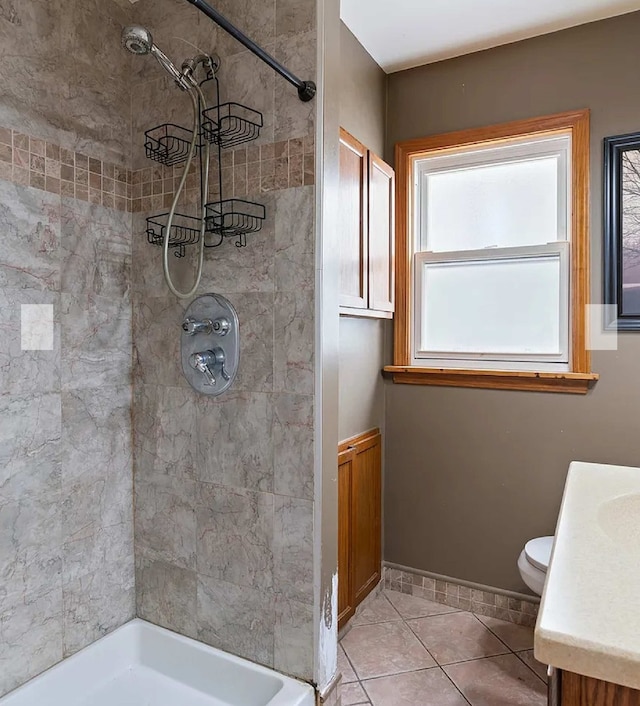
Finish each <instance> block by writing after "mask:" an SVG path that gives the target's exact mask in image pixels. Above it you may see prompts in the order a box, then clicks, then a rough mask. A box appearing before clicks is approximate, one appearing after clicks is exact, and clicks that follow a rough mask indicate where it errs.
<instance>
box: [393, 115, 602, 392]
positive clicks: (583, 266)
mask: <svg viewBox="0 0 640 706" xmlns="http://www.w3.org/2000/svg"><path fill="white" fill-rule="evenodd" d="M554 134H556V135H557V134H570V135H571V166H572V174H571V178H572V190H571V194H572V195H571V198H572V236H571V273H570V277H571V372H566V373H562V372H560V373H543V372H530V371H501V370H469V369H457V368H452V369H450V368H447V369H445V368H428V367H418V366H413V365H411V310H410V306H411V303H410V302H411V254H412V252H411V233H410V223H411V213H412V210H413V203H412V202H413V189H412V188H411V184H412V183H413V167H414V162H415V161H416V160H418V159H420V158H424V157H426V156H433V155H434V154H437V153H445V152H447V151H451V150H454V149H455V150H458V149H459V148H460V147H473V146H479V145H481V144H482V143H487V142H495V143H497V142H499V141H501V140H512V139H514V138H519V137H522V138H525V137H533V136H535V137H542V136H546V135H549V136H551V135H554ZM589 153H590V146H589V110H577V111H571V112H566V113H559V114H557V115H549V116H545V117H540V118H532V119H529V120H518V121H514V122H509V123H503V124H500V125H491V126H489V127H482V128H473V129H471V130H462V131H459V132H449V133H445V134H442V135H433V136H430V137H425V138H419V139H414V140H408V141H406V142H400V143H398V144H397V145H396V154H395V158H396V204H397V206H398V207H397V212H396V315H395V322H394V364H393V365H389V366H386V367H385V369H384V370H385V372H387V373H390V374H391V375H392V378H393V381H394V382H397V383H406V384H412V385H447V386H456V387H483V388H496V389H509V390H539V391H544V392H573V393H579V394H584V393H586V392H587V391H588V389H589V388H590V387H591V386H592V385H593V384H594V383H595V381H596V380H597V379H598V375H597V374H595V373H592V372H591V355H590V351H589V350H588V348H587V330H586V326H587V322H586V306H587V303H588V302H589Z"/></svg>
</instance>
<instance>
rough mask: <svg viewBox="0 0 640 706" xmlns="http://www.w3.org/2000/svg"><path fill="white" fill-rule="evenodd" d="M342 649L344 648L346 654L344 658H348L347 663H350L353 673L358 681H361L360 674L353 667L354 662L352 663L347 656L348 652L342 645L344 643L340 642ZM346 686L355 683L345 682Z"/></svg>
mask: <svg viewBox="0 0 640 706" xmlns="http://www.w3.org/2000/svg"><path fill="white" fill-rule="evenodd" d="M339 644H340V647H342V651H343V652H344V656H345V657H346V658H347V662H349V666H350V667H351V671H352V672H353V673H354V674H355V675H356V681H359V680H360V675H359V674H358V672H356V668H355V667H354V666H353V662H352V661H351V658H350V657H349V655H348V654H347V651H346V650H345V648H344V645H343V644H342V641H340V643H339ZM345 683H346V684H352V683H353V682H345Z"/></svg>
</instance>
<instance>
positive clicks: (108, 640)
mask: <svg viewBox="0 0 640 706" xmlns="http://www.w3.org/2000/svg"><path fill="white" fill-rule="evenodd" d="M314 704H315V697H314V691H313V689H312V688H311V687H310V686H309V685H308V684H303V683H302V682H298V681H296V680H295V679H290V678H289V677H285V676H282V675H281V674H278V673H277V672H273V671H271V670H270V669H266V668H264V667H260V666H258V665H256V664H253V663H251V662H247V661H246V660H243V659H240V658H239V657H234V656H232V655H229V654H227V653H226V652H222V651H220V650H216V649H214V648H213V647H208V646H207V645H203V644H202V643H200V642H196V641H195V640H190V639H189V638H186V637H182V636H180V635H177V634H175V633H172V632H169V631H168V630H164V629H163V628H159V627H156V626H155V625H151V624H150V623H147V622H144V621H143V620H132V621H131V622H130V623H127V624H126V625H123V626H122V627H121V628H119V629H118V630H115V631H114V632H112V633H111V634H110V635H107V636H106V637H103V638H102V639H101V640H98V641H97V642H95V643H93V644H92V645H90V646H89V647H86V648H85V649H84V650H82V651H80V652H78V653H77V654H75V655H73V657H69V658H68V659H65V660H64V661H63V662H61V663H60V664H57V665H56V666H55V667H52V668H51V669H49V670H48V671H46V672H44V673H43V674H41V675H40V676H38V677H36V678H35V679H32V680H31V681H30V682H28V683H27V684H25V685H24V686H21V687H20V688H19V689H16V690H15V691H13V692H11V693H10V694H7V695H6V696H5V697H3V698H0V706H314Z"/></svg>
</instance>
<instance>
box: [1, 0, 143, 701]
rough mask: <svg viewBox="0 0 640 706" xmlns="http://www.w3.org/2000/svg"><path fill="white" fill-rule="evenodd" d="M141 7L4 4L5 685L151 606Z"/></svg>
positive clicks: (38, 0)
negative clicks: (136, 490) (125, 49)
mask: <svg viewBox="0 0 640 706" xmlns="http://www.w3.org/2000/svg"><path fill="white" fill-rule="evenodd" d="M126 5H128V3H127V4H122V3H120V2H118V3H116V2H112V0H108V1H107V2H102V3H98V2H81V1H80V0H78V1H76V0H70V1H69V0H64V2H62V0H48V1H45V0H24V1H22V2H15V1H9V0H7V1H5V0H0V65H1V66H2V70H1V73H2V92H1V95H0V125H2V126H3V128H2V130H0V228H1V231H2V248H1V249H0V696H1V695H3V694H4V693H6V692H8V691H10V690H11V689H13V688H15V687H17V686H19V685H20V684H21V683H23V682H24V681H26V680H28V679H29V678H31V677H33V676H35V675H36V674H38V673H40V672H41V671H43V670H44V669H46V668H48V667H50V666H51V665H53V664H55V663H56V662H58V661H59V660H61V659H62V658H63V657H65V656H67V655H70V654H73V653H74V652H76V651H77V650H79V649H80V648H82V647H84V646H85V645H87V644H89V643H91V642H93V641H94V640H95V639H97V638H99V637H100V636H102V635H103V634H105V633H107V632H109V631H110V630H112V629H114V628H115V627H117V626H119V625H120V624H122V623H124V622H126V621H127V620H129V619H130V618H131V617H133V615H134V614H135V590H134V577H135V574H134V561H133V514H132V496H133V490H132V478H131V467H132V435H131V395H132V393H131V367H132V363H131V347H132V334H131V298H130V292H131V287H130V281H131V273H130V270H131V215H130V214H129V213H127V209H126V204H125V203H124V202H126V201H127V193H126V190H127V188H128V185H127V182H126V177H125V178H124V179H122V180H119V179H117V176H119V175H120V174H125V171H126V170H123V169H122V165H124V164H127V162H128V158H129V153H130V143H129V137H128V135H129V132H130V131H129V129H128V125H129V124H130V117H129V104H128V98H125V95H126V91H124V92H123V91H122V90H121V88H122V85H123V84H122V81H123V78H124V76H123V67H124V66H125V64H126V63H127V61H124V60H122V57H121V56H120V54H119V53H118V55H117V56H113V57H112V56H111V55H110V48H111V47H112V46H113V47H114V48H115V49H116V51H117V49H118V47H119V42H115V41H114V38H115V36H116V31H117V32H118V33H119V26H120V25H121V23H122V22H123V21H124V20H125V19H126V17H128V16H129V15H130V10H129V9H128V8H127V6H126ZM105 62H106V63H105ZM116 88H117V90H116ZM125 127H127V129H125ZM103 160H104V161H103ZM96 176H97V178H98V179H100V184H99V185H97V184H96V181H95V180H96ZM108 180H111V182H109V181H108ZM120 182H121V184H120V186H118V184H117V183H120ZM69 185H70V187H71V190H69ZM91 190H94V191H95V192H96V193H98V194H99V197H100V198H99V199H98V198H97V197H96V196H95V194H94V195H93V198H91V196H92V194H91ZM103 194H106V195H107V196H106V197H104V196H103ZM118 199H122V202H118ZM129 203H130V201H129ZM118 207H120V210H118ZM22 304H48V305H52V306H53V312H54V317H53V326H54V336H53V348H52V349H51V350H37V351H23V350H22V346H21V305H22Z"/></svg>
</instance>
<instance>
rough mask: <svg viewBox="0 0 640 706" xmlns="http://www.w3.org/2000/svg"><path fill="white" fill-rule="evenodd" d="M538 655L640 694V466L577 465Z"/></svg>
mask: <svg viewBox="0 0 640 706" xmlns="http://www.w3.org/2000/svg"><path fill="white" fill-rule="evenodd" d="M535 656H536V659H538V660H539V661H540V662H543V663H544V664H550V665H553V666H554V667H559V668H560V669H564V670H566V671H570V672H575V673H577V674H582V675H585V676H588V677H594V678H596V679H602V680H604V681H609V682H613V683H615V684H621V685H623V686H628V687H631V688H633V689H640V468H632V467H628V466H608V465H605V464H599V463H582V462H578V461H574V462H573V463H572V464H571V465H570V467H569V473H568V475H567V481H566V484H565V489H564V496H563V499H562V507H561V509H560V516H559V518H558V525H557V528H556V535H555V542H554V546H553V552H552V555H551V562H550V565H549V570H548V574H547V582H546V585H545V590H544V595H543V598H542V603H541V605H540V612H539V615H538V622H537V624H536V630H535Z"/></svg>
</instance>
